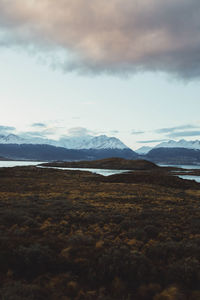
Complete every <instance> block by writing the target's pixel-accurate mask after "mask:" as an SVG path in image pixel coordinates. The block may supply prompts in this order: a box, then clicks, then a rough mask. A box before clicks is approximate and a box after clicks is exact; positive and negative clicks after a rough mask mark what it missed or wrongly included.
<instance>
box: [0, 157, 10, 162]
mask: <svg viewBox="0 0 200 300" xmlns="http://www.w3.org/2000/svg"><path fill="white" fill-rule="evenodd" d="M7 160H8V161H10V160H12V159H9V158H6V157H2V156H0V161H7Z"/></svg>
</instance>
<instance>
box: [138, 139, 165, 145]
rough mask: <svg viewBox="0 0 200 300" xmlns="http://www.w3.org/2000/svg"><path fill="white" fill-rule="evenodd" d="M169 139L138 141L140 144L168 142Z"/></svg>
mask: <svg viewBox="0 0 200 300" xmlns="http://www.w3.org/2000/svg"><path fill="white" fill-rule="evenodd" d="M166 141H168V140H167V139H160V140H146V141H137V143H139V144H151V143H161V142H166Z"/></svg>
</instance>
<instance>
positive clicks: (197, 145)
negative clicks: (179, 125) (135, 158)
mask: <svg viewBox="0 0 200 300" xmlns="http://www.w3.org/2000/svg"><path fill="white" fill-rule="evenodd" d="M156 148H185V149H197V150H200V141H199V140H195V141H186V140H184V139H181V140H179V141H174V140H169V141H167V142H162V143H160V144H158V145H156V146H155V147H149V146H143V147H141V148H139V149H137V150H136V152H137V153H138V154H147V153H148V152H149V151H151V150H152V149H156Z"/></svg>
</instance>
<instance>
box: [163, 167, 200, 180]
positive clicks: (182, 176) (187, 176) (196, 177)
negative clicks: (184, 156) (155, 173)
mask: <svg viewBox="0 0 200 300" xmlns="http://www.w3.org/2000/svg"><path fill="white" fill-rule="evenodd" d="M159 166H161V167H177V168H183V169H187V170H190V169H196V170H199V169H200V165H162V164H159ZM178 177H179V178H182V179H187V180H195V181H196V182H200V176H193V175H178Z"/></svg>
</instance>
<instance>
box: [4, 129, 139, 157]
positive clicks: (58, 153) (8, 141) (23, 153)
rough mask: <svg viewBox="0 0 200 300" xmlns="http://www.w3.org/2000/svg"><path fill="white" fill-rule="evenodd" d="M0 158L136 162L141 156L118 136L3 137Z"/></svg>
mask: <svg viewBox="0 0 200 300" xmlns="http://www.w3.org/2000/svg"><path fill="white" fill-rule="evenodd" d="M0 156H3V157H6V158H9V159H15V160H40V161H52V160H93V159H102V158H107V157H121V158H128V159H136V158H137V157H138V155H137V154H136V153H135V152H134V151H133V150H131V149H130V148H128V147H127V146H126V145H125V144H124V143H122V142H121V141H120V140H119V139H117V138H115V137H108V136H106V135H100V136H91V135H85V136H75V137H62V138H61V139H59V140H51V139H44V138H38V137H33V138H30V137H21V136H18V135H14V134H9V135H1V136H0Z"/></svg>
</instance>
